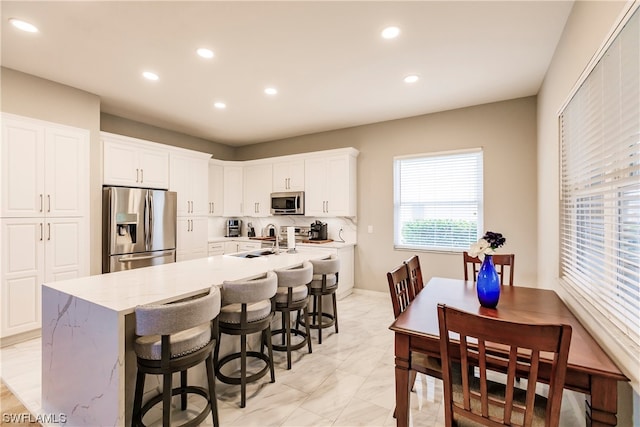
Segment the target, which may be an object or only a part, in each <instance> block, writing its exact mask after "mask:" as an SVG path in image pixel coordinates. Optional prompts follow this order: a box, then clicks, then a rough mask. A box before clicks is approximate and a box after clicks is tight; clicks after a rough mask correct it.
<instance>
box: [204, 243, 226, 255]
mask: <svg viewBox="0 0 640 427" xmlns="http://www.w3.org/2000/svg"><path fill="white" fill-rule="evenodd" d="M207 255H208V256H214V255H224V242H209V245H208V248H207Z"/></svg>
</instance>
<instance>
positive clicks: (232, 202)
mask: <svg viewBox="0 0 640 427" xmlns="http://www.w3.org/2000/svg"><path fill="white" fill-rule="evenodd" d="M243 169H244V168H243V167H242V164H241V163H238V164H235V163H232V162H230V163H225V165H224V168H223V173H224V178H223V181H224V192H223V193H224V195H223V197H224V201H223V202H222V209H223V214H222V215H223V216H243V215H244V213H243V211H242V202H243V194H244V193H243V191H242V189H243V182H242V181H243Z"/></svg>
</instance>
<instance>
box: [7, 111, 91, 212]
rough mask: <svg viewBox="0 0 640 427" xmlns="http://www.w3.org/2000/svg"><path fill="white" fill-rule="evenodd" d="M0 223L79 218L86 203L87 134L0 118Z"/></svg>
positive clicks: (38, 121) (42, 124) (11, 117)
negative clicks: (7, 219) (3, 219)
mask: <svg viewBox="0 0 640 427" xmlns="http://www.w3.org/2000/svg"><path fill="white" fill-rule="evenodd" d="M2 119H3V120H2V148H1V153H2V156H1V157H2V160H1V162H2V166H1V167H2V197H1V201H0V204H1V208H0V216H2V217H34V216H41V215H45V214H46V215H47V216H49V217H70V216H74V217H76V216H83V215H86V214H87V211H88V200H89V180H88V175H89V165H88V159H89V131H87V130H85V129H78V128H73V127H69V126H62V125H57V124H54V123H48V122H43V121H40V120H34V119H30V118H26V117H20V116H14V115H9V114H3V116H2Z"/></svg>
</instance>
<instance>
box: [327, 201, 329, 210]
mask: <svg viewBox="0 0 640 427" xmlns="http://www.w3.org/2000/svg"><path fill="white" fill-rule="evenodd" d="M327 213H329V201H328V200H327Z"/></svg>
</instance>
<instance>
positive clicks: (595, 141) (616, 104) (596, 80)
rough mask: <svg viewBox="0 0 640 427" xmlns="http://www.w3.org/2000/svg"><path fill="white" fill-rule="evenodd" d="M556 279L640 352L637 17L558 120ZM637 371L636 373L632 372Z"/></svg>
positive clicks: (639, 43) (631, 348)
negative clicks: (557, 277) (558, 273)
mask: <svg viewBox="0 0 640 427" xmlns="http://www.w3.org/2000/svg"><path fill="white" fill-rule="evenodd" d="M560 126H561V168H562V170H561V190H560V193H561V202H560V208H561V212H560V215H561V217H560V262H561V264H560V276H561V279H562V283H563V286H565V287H566V288H567V290H568V291H569V292H570V293H571V294H572V295H574V296H576V295H577V296H578V297H577V298H578V300H579V301H580V302H581V304H583V305H584V306H585V307H586V308H587V309H588V310H589V311H590V312H592V313H598V316H599V317H601V318H604V319H606V321H607V322H608V324H609V326H610V330H611V333H612V334H613V335H614V336H618V337H620V338H619V341H620V342H622V343H623V344H624V345H623V346H622V348H625V349H626V350H627V351H628V352H629V353H630V354H631V355H632V357H635V358H636V359H637V358H638V354H639V352H640V17H639V13H638V10H636V12H635V13H634V15H633V16H632V17H631V18H630V19H629V21H627V24H626V25H625V26H624V28H623V29H622V30H621V31H620V33H619V34H618V35H617V36H616V38H615V39H614V40H613V41H612V43H611V45H610V46H609V47H608V48H607V50H606V51H605V52H604V55H603V56H602V58H600V60H599V61H598V63H597V64H596V65H595V67H594V68H593V70H591V72H590V73H589V75H588V76H587V77H586V79H585V80H584V82H583V83H582V84H581V85H580V87H579V88H578V89H577V91H576V93H575V94H574V95H573V97H572V98H571V100H570V101H569V102H568V104H567V105H566V107H565V108H564V109H563V110H562V112H561V114H560ZM636 366H637V365H636Z"/></svg>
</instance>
